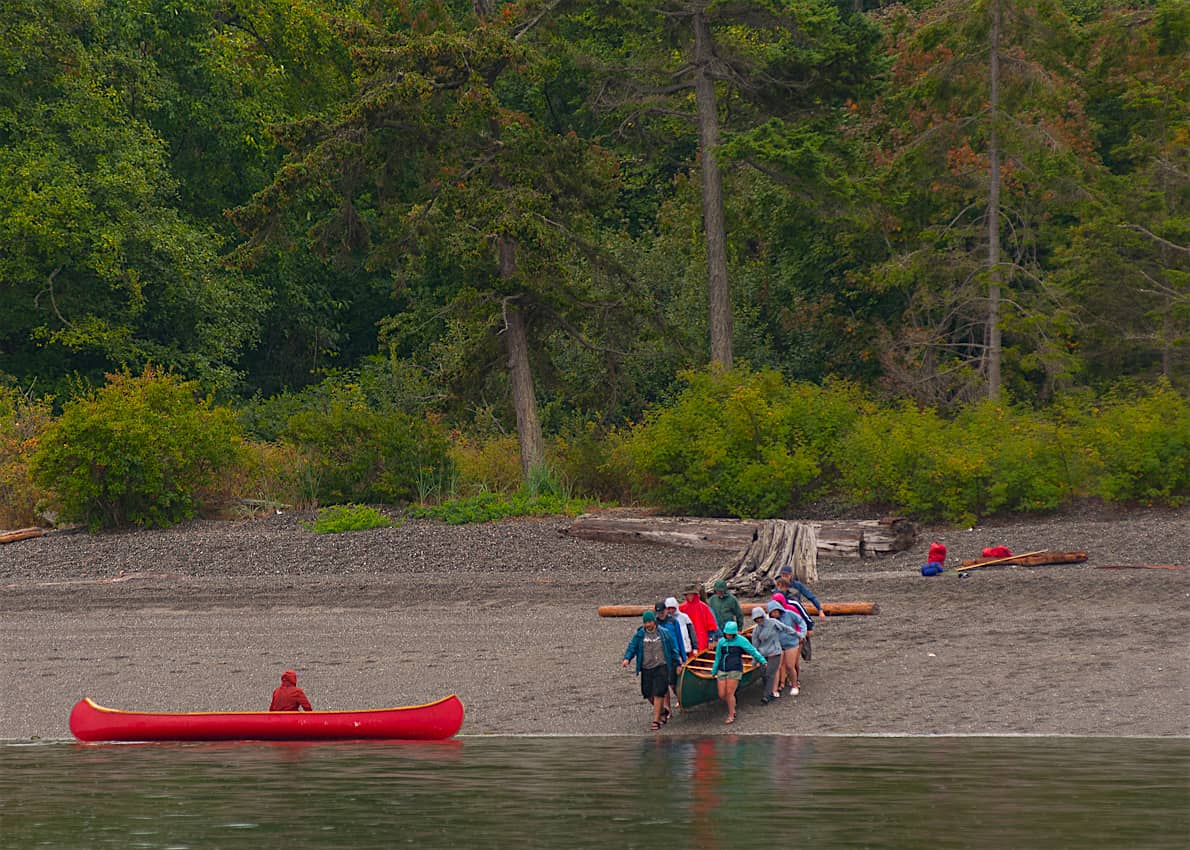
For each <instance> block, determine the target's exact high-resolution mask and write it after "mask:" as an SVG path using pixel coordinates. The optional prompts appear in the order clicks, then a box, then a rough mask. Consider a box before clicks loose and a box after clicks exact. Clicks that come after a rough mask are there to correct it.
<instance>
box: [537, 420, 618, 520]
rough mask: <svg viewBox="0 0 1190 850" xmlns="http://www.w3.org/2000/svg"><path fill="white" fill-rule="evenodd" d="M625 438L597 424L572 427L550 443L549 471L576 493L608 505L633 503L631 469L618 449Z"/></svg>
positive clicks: (547, 456) (548, 447)
mask: <svg viewBox="0 0 1190 850" xmlns="http://www.w3.org/2000/svg"><path fill="white" fill-rule="evenodd" d="M622 439H623V435H622V433H621V432H618V431H616V430H614V429H613V430H610V431H603V430H602V429H600V428H599V426H598V425H596V423H594V422H583V423H580V424H578V425H574V426H571V427H570V428H567V429H565V430H563V431H562V433H560V434H558V435H557V436H555V437H554V438H553V439H552V440H550V441H549V442H548V443H547V444H546V450H545V454H546V459H547V461H548V463H549V468H550V469H551V470H553V471H554V475H555V476H557V478H558V479H559V480H560V481H565V482H567V486H568V487H569V489H571V490H572V491H573V492H575V493H582V494H584V495H587V496H591V497H592V498H597V499H599V500H601V501H604V502H614V501H630V500H631V499H632V496H633V481H632V478H633V476H632V475H631V469H630V468H629V467H628V466H627V465H626V464H624V463H622V457H623V452H620V451H618V450H617V447H618V446H619V444H620V443H621V442H622Z"/></svg>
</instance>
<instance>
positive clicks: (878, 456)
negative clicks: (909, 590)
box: [835, 402, 1076, 524]
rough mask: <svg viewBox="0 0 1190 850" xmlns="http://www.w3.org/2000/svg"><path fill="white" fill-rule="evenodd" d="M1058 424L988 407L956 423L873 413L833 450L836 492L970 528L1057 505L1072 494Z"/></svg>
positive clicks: (920, 413)
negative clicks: (1001, 514) (988, 518)
mask: <svg viewBox="0 0 1190 850" xmlns="http://www.w3.org/2000/svg"><path fill="white" fill-rule="evenodd" d="M1058 437H1059V432H1058V428H1057V426H1055V425H1053V424H1051V423H1048V422H1045V421H1044V420H1042V419H1041V418H1040V417H1038V416H1037V415H1036V414H1029V413H1026V412H1021V411H1017V410H1014V409H1013V408H1010V407H1005V406H998V405H996V404H993V403H991V402H984V403H981V404H977V405H972V406H970V407H967V408H965V409H963V410H962V411H961V412H960V414H959V415H958V416H957V417H956V418H954V419H949V420H948V419H945V418H943V417H941V416H939V415H938V414H937V412H935V411H934V410H930V409H926V410H919V409H918V408H916V407H915V406H913V405H912V404H911V403H905V404H902V405H901V406H899V407H896V408H883V409H880V410H875V411H872V412H871V413H869V414H868V415H867V416H865V417H864V418H863V419H861V420H858V421H857V422H856V424H855V427H854V428H853V429H852V431H851V432H850V433H849V434H848V435H846V438H845V439H844V440H843V441H842V443H841V444H840V445H839V447H838V449H837V452H836V455H835V456H836V462H837V464H838V469H839V480H838V484H837V491H836V492H838V493H839V495H840V496H841V498H842V499H843V500H844V501H845V502H847V503H850V504H854V505H863V504H874V503H875V504H886V505H890V506H892V507H894V508H895V509H896V510H899V511H904V512H906V513H908V514H911V515H913V516H917V517H921V518H923V519H942V520H948V521H951V522H957V523H964V524H967V523H971V522H974V521H975V519H976V518H978V517H979V516H985V515H987V514H991V513H995V512H997V511H1035V510H1045V509H1051V508H1055V507H1057V506H1058V505H1059V504H1061V503H1062V502H1063V501H1064V500H1065V499H1066V498H1068V497H1069V496H1070V495H1071V494H1072V492H1073V491H1074V487H1075V483H1076V482H1074V481H1072V480H1071V477H1070V474H1069V464H1068V462H1067V459H1066V456H1065V450H1064V449H1063V444H1062V442H1061V441H1060V440H1059V438H1058Z"/></svg>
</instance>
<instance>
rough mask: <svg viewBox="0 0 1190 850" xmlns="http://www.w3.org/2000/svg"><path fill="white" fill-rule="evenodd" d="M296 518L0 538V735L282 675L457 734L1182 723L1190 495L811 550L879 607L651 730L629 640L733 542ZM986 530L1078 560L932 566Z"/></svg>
mask: <svg viewBox="0 0 1190 850" xmlns="http://www.w3.org/2000/svg"><path fill="white" fill-rule="evenodd" d="M311 518H312V515H311V514H308V513H301V512H290V513H284V514H278V515H271V516H268V517H265V518H262V519H255V520H245V521H236V522H232V521H194V522H190V523H187V524H185V525H182V526H179V527H177V528H173V529H169V530H165V531H133V532H122V533H105V534H99V535H88V534H85V533H84V534H54V535H51V536H47V537H42V538H37V539H31V540H25V541H21V542H18V543H12V544H8V545H3V546H0V740H8V741H16V740H30V739H37V738H39V739H43V740H56V739H68V738H69V737H70V733H69V729H68V727H67V717H68V714H69V712H70V708H71V706H72V705H73V703H74V702H75V701H76V700H78V699H79V698H80V697H81V696H83V695H88V696H90V697H92V698H93V699H95V700H96V701H97V702H99V703H101V704H104V705H108V706H111V707H115V708H125V709H143V710H192V711H201V710H230V709H262V708H265V707H267V705H268V700H269V695H270V693H271V692H272V689H273V688H274V687H275V686H276V684H277V682H278V677H279V675H280V673H281V671H282V670H284V669H286V668H290V667H292V668H294V669H296V670H297V671H298V673H299V684H301V685H302V686H303V687H304V688H305V689H306V692H307V693H308V694H309V696H310V698H311V700H312V701H313V703H314V706H315V708H323V709H353V708H375V707H382V706H388V705H401V704H412V703H421V702H427V701H430V700H432V699H436V698H438V697H441V696H444V695H446V694H448V693H451V692H455V693H457V694H459V696H460V697H461V698H462V700H463V702H464V704H465V705H466V708H467V718H466V721H465V723H464V725H463V730H462V734H464V735H485V734H563V735H600V734H642V735H649V734H662V735H692V734H698V735H701V734H708V733H712V734H717V733H722V732H726V731H728V730H730V732H731V733H732V734H746V733H778V732H780V733H791V734H836V733H837V734H951V733H978V734H1002V733H1027V734H1043V735H1067V734H1069V735H1110V736H1128V735H1136V736H1186V735H1190V640H1188V638H1190V569H1180V570H1159V569H1120V570H1105V569H1099V567H1103V566H1112V565H1129V564H1133V565H1134V564H1185V563H1188V562H1190V557H1188V550H1190V512H1187V511H1171V510H1157V509H1146V510H1136V511H1123V510H1115V509H1108V508H1103V507H1082V508H1079V509H1075V510H1071V511H1066V512H1063V513H1062V514H1058V515H1053V516H1046V517H1041V518H1036V517H1026V518H1013V519H1010V520H1005V521H1000V522H988V523H985V524H981V525H979V526H977V527H975V528H974V529H966V528H963V529H948V528H921V529H919V537H918V542H917V544H916V545H915V546H914V547H913V548H912V549H910V550H908V551H906V552H902V553H898V554H897V555H894V556H888V557H883V558H869V559H863V560H858V559H820V560H819V576H820V579H819V582H818V583H817V585H816V586H815V590H816V592H817V594H818V596H819V597H820V598H821V599H822V600H823V601H824V602H831V601H873V602H877V603H879V605H880V613H879V614H878V615H876V616H869V617H858V616H850V617H832V618H828V619H827V620H826V621H825V622H821V623H819V624H818V627H817V628H816V630H815V636H814V658H813V661H812V663H810V664H808V665H806V668H805V670H804V671H803V686H804V687H803V690H802V693H801V695H800V696H798V697H793V698H791V697H783V698H782V699H780V700H777V701H775V702H773V703H772V704H770V705H767V706H762V705H760V703H759V698H760V694H759V693H758V692H757V690H756V689H752V690H750V691H746V692H744V694H743V695H742V697H741V701H740V710H739V719H738V721H737V722H736V723H735V724H734V725H733V726H731V727H724V726H723V725H722V714H723V712H722V710H721V708H720V707H719V706H718V705H709V706H703V707H699V708H696V709H694V710H692V711H690V712H687V713H684V714H682V715H679V716H676V717H675V719H674V720H672V721H671V722H670V723H669V725H668V726H667V727H666V728H665V729H664V730H663V731H662V732H660V733H651V732H648V731H647V727H648V721H649V719H650V715H649V713H648V708H647V706H646V704H645V703H644V702H643V701H642V700H641V698H640V692H639V689H638V686H637V682H636V680H635V677H634V676H633V675H632V673H631V672H626V671H623V670H621V669H620V664H619V661H620V658H621V656H622V654H623V652H624V648H625V646H626V645H627V642H628V639H629V637H630V636H631V634H632V632H633V630H634V629H635V628H636V626H637V625H638V622H637V621H636V620H635V619H605V618H600V617H599V616H597V614H596V608H597V607H598V606H599V605H603V604H610V603H651V602H653V601H656V600H659V599H662V598H663V597H665V596H668V595H678V594H679V593H680V591H681V589H682V587H683V586H684V585H686V584H688V583H689V582H691V581H694V580H698V579H704V578H706V577H707V576H709V575H710V574H711V573H712V572H714V570H715V569H717V568H718V567H719V566H721V565H722V564H723V563H725V562H726V560H728V559H729V558H730V553H725V552H702V551H694V550H688V549H676V548H662V547H653V546H643V545H628V544H610V543H608V544H604V543H593V542H589V541H584V540H578V539H574V538H571V537H569V536H567V535H566V534H565V530H566V528H567V526H568V521H567V520H565V519H559V518H548V519H531V520H510V521H504V522H496V523H489V524H485V525H474V526H446V525H442V524H440V523H436V522H431V521H422V520H416V521H414V520H410V521H405V522H403V523H402V524H401V525H399V526H398V527H393V528H387V529H377V530H372V531H360V532H351V533H345V534H335V535H315V534H313V533H311V532H309V531H307V530H306V528H305V527H304V526H303V525H302V521H303V520H306V521H308V520H309V519H311ZM931 540H938V541H940V542H942V543H944V544H946V545H947V547H948V548H949V550H950V564H951V565H953V564H955V563H957V561H958V559H960V558H970V557H977V556H978V554H979V550H980V549H981V548H983V547H984V546H992V545H1005V546H1008V547H1009V548H1011V549H1012V550H1013V551H1016V552H1024V551H1031V550H1036V549H1050V550H1054V551H1072V550H1083V551H1087V552H1088V553H1090V558H1089V560H1088V561H1087V562H1086V563H1083V564H1076V565H1064V566H1047V567H1033V568H1023V567H1018V568H984V569H979V570H974V571H972V572H971V573H970V574H969V575H968V576H967V577H966V578H961V579H960V578H959V577H958V575H957V574H954V573H950V572H948V573H947V574H944V575H942V576H938V577H933V578H923V577H922V576H920V575H919V572H918V570H919V568H920V566H921V564H922V563H923V561H924V559H925V553H926V549H927V548H928V546H929V543H930V541H931Z"/></svg>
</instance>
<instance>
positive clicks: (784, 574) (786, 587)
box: [776, 564, 826, 631]
mask: <svg viewBox="0 0 1190 850" xmlns="http://www.w3.org/2000/svg"><path fill="white" fill-rule="evenodd" d="M776 584H777V589H776V592H778V593H783V594H785V598H786V599H788V600H789V601H790V602H799V603H800V602H801V601H802V597H805V598H806V599H807V600H809V601H810V602H812V603H813V604H814V607H815V608H817V609H818V619H820V620H825V619H826V611H824V610H823V608H822V603H821V602H819V601H818V597H817V596H815V595H814V591H812V590H810V588H808V587H806V586H805V585H804V584H802V583H801V582H800V581H798V580H797V579H795V578H794V577H793V567H791V566H789V564H786V565H785V566H783V567H782V568H781V573H780V575H778V576H777V581H776ZM806 625H807V626H808V627H809V628H810V631H814V620H813V619H811V618H809V617H807V618H806Z"/></svg>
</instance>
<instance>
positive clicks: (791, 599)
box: [621, 566, 826, 731]
mask: <svg viewBox="0 0 1190 850" xmlns="http://www.w3.org/2000/svg"><path fill="white" fill-rule="evenodd" d="M712 591H713V592H712V594H711V595H710V596H709V597H706V598H704V595H703V588H702V585H701V584H693V585H691V586H690V587H687V588H686V592H685V597H686V600H685V602H683V603H681V604H679V603H678V600H677V599H676V598H675V597H673V596H670V597H668V598H666V599H665V601H663V602H658V603H656V605H654V606H653V610H651V611H650V610H646V611H645V612H644V614H643V615H642V620H643V622H642V624H641V625H640V627H638V628H637V630H636V633H635V634H633V636H632V639H631V640H630V641H629V642H628V648H627V649H626V650H625V651H624V659H623V661H622V662H621V666H622V667H627V666H628V665H629V664H631V663H632V662H633V661H634V660H635V662H636V672H637V675H638V676H640V690H641V695H642V696H643V697H644V698H645V699H646V700H648V701H649V702H650V703H652V706H653V719H652V722H651V723H650V724H649V728H650V729H652V730H654V731H656V730H659V729H660V728H661V727H662V726H664V725H665V724H666V723H668V722H669V718H670V717H671V716H672V714H673V710H672V703H673V700H672V697H673V696H675V695H676V694H677V683H678V674H679V673H680V672H681V669H682V667H683V666H684V665H685V664H686V663H687V662H688V661H689V660H690V659H691V658H693V657H694V656H695V655H697V654H698V653H700V652H702V651H704V650H706V649H707V648H708V647H714V648H715V662H714V665H713V666H712V668H711V676H712V677H714V678H715V680H716V686H717V688H718V693H719V699H721V700H722V701H723V702H724V704H725V705H726V706H727V718H726V719H725V720H724V721H723V722H724V723H734V722H735V716H736V689H737V688H738V687H739V685H740V681H741V680H742V679H743V676H744V656H745V655H750V656H752V658H754V659H755V660H756V663H757V664H759V665H761V666H762V667H763V669H764V696H763V697H762V698H761V703H763V704H768V703H769V702H771V701H772V700H774V699H777V698H779V697H780V696H781V693H782V690H783V689H785V688H786V687H788V689H789V691H788V692H789V694H790V696H797V695H798V694H799V693H800V692H801V661H802V658H803V657H806V658H809V656H810V652H809V648H810V642H809V641H810V635H811V632H812V631H813V629H814V620H813V618H811V617H810V615H809V614H808V613H807V612H806V609H805V607H804V606H803V605H802V602H801V599H802V597H805V598H806V599H807V600H809V601H810V602H811V603H813V604H814V606H815V608H817V609H818V616H819V617H820V618H824V617H825V616H826V615H825V614H824V613H823V610H822V605H821V604H820V603H819V601H818V598H817V597H816V596H815V595H814V593H813V592H812V591H811V590H810V588H808V587H806V585H804V584H803V583H802V582H800V581H797V580H796V579H794V577H793V568H792V567H789V566H785V567H782V568H781V572H780V574H779V576H778V578H777V580H776V582H775V587H774V590H773V594H772V599H770V600H769V601H768V602H767V603H766V604H765V606H764V607H760V606H757V607H754V608H752V610H751V611H750V612H749V614H750V616H749V617H748V618H747V619H746V618H745V615H744V611H743V608H742V607H741V606H740V602H739V600H738V599H737V598H736V597H735V596H734V595H733V594H732V593H731V592H730V591H729V590H728V588H727V582H725V581H723V580H722V579H720V580H718V581H716V582H715V583H714V585H713V586H712ZM749 620H750V622H749ZM748 630H750V631H748ZM749 635H750V638H751V639H749Z"/></svg>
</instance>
